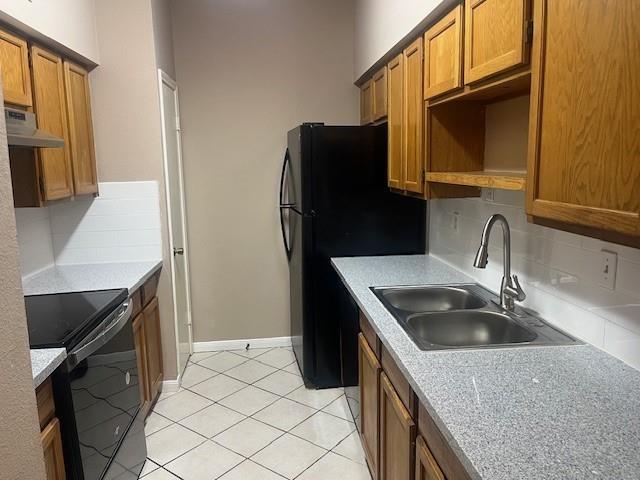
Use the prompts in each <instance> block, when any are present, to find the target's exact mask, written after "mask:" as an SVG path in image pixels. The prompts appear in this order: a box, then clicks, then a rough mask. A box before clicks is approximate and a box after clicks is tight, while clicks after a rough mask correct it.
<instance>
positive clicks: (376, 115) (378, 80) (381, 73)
mask: <svg viewBox="0 0 640 480" xmlns="http://www.w3.org/2000/svg"><path fill="white" fill-rule="evenodd" d="M371 81H372V85H373V121H374V122H377V121H378V120H381V119H383V118H384V117H386V116H387V67H386V66H385V67H382V68H381V69H380V70H378V72H377V73H376V74H375V75H374V76H373V78H372V79H371Z"/></svg>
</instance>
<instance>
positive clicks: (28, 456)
mask: <svg viewBox="0 0 640 480" xmlns="http://www.w3.org/2000/svg"><path fill="white" fill-rule="evenodd" d="M1 98H2V92H1V89H0V105H2V101H1ZM13 212H14V209H13V191H12V188H11V173H10V171H9V154H8V151H7V137H6V130H5V125H4V117H3V118H2V119H0V245H2V249H0V312H2V315H1V318H0V371H2V374H1V375H0V409H2V414H1V418H2V428H0V459H2V460H0V477H1V478H7V479H9V478H11V479H13V478H29V479H34V480H40V479H44V478H45V472H44V463H43V459H42V445H41V443H40V428H39V425H38V415H37V407H36V397H35V391H34V389H33V375H32V373H31V359H30V356H29V338H28V334H27V320H26V317H25V311H24V299H23V293H22V283H21V281H20V265H19V254H18V243H17V239H16V223H15V217H14V213H13Z"/></svg>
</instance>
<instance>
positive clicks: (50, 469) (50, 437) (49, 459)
mask: <svg viewBox="0 0 640 480" xmlns="http://www.w3.org/2000/svg"><path fill="white" fill-rule="evenodd" d="M40 440H41V441H42V450H43V452H44V466H45V471H46V474H47V477H46V478H47V480H65V479H66V478H67V475H66V473H65V470H64V456H63V454H62V435H61V434H60V422H59V421H58V419H57V418H55V417H54V418H53V419H52V420H51V421H50V422H49V424H48V425H47V426H46V427H45V428H44V430H42V432H41V433H40Z"/></svg>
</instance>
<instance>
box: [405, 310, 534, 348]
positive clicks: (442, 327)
mask: <svg viewBox="0 0 640 480" xmlns="http://www.w3.org/2000/svg"><path fill="white" fill-rule="evenodd" d="M407 325H408V326H409V327H410V328H411V329H412V330H413V332H414V333H415V335H416V336H417V337H419V338H421V339H424V340H426V341H427V342H428V343H431V344H434V345H443V346H447V347H477V346H488V345H501V344H505V343H524V342H531V341H533V340H535V339H536V337H537V335H536V334H535V333H534V332H532V331H531V330H529V329H528V328H525V327H523V326H521V325H520V324H518V323H516V322H514V321H513V320H512V319H511V318H509V317H508V316H507V315H504V314H502V313H497V312H484V311H473V310H467V311H463V312H456V313H455V314H453V315H452V314H451V313H448V312H447V313H422V314H418V315H412V316H410V317H409V318H408V319H407Z"/></svg>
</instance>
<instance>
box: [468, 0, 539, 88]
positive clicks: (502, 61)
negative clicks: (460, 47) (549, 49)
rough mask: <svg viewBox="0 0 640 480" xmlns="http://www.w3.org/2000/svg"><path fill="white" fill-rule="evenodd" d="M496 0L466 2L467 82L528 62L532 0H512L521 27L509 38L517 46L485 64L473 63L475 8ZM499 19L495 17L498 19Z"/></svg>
mask: <svg viewBox="0 0 640 480" xmlns="http://www.w3.org/2000/svg"><path fill="white" fill-rule="evenodd" d="M488 1H494V0H467V1H466V2H465V12H464V22H465V23H464V25H465V27H464V29H465V31H464V81H465V83H467V84H469V83H474V82H477V81H480V80H483V79H485V78H488V77H491V76H493V75H496V74H498V73H501V72H504V71H506V70H509V69H511V68H515V67H518V66H520V65H523V64H525V63H527V61H528V58H527V57H528V49H529V44H528V42H527V41H526V40H527V38H526V28H527V26H528V20H529V18H530V16H531V7H530V2H531V0H512V1H514V2H516V3H515V6H516V8H517V12H516V13H517V17H518V19H519V22H520V25H521V27H519V28H516V31H515V33H514V35H512V36H510V38H509V40H510V41H513V42H514V45H515V47H514V48H513V49H512V50H510V51H508V52H505V53H503V54H502V55H500V56H498V57H494V58H492V59H490V60H488V61H486V62H485V63H483V64H480V65H473V64H472V55H473V47H474V44H473V42H474V34H475V32H474V26H473V25H474V10H475V9H476V8H477V7H479V6H480V5H482V4H483V3H486V2H488ZM497 20H499V19H494V21H497Z"/></svg>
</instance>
